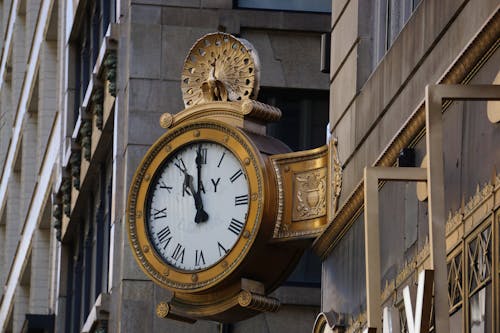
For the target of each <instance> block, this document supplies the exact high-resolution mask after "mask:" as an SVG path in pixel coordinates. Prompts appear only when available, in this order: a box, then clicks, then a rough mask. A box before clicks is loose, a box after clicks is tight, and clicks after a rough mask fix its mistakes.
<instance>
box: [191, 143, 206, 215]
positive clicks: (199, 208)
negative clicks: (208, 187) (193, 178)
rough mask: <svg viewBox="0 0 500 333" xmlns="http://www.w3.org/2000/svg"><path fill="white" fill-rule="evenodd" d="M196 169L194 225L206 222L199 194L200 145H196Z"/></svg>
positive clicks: (200, 182)
mask: <svg viewBox="0 0 500 333" xmlns="http://www.w3.org/2000/svg"><path fill="white" fill-rule="evenodd" d="M195 162H196V169H197V171H198V184H197V187H198V190H197V191H196V193H194V192H193V197H194V201H195V206H196V216H195V218H194V221H195V222H196V223H200V222H205V221H207V220H208V214H207V213H206V212H205V211H204V210H203V201H202V200H201V193H200V190H201V189H202V188H203V184H202V181H201V164H202V163H201V162H202V156H201V143H200V144H199V145H198V150H197V151H196V158H195Z"/></svg>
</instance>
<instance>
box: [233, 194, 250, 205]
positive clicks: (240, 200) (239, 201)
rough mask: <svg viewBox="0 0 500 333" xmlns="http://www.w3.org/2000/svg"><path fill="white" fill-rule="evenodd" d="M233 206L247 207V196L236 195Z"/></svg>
mask: <svg viewBox="0 0 500 333" xmlns="http://www.w3.org/2000/svg"><path fill="white" fill-rule="evenodd" d="M234 205H235V206H240V205H248V194H245V195H237V196H236V197H235V198H234Z"/></svg>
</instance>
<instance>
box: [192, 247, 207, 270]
mask: <svg viewBox="0 0 500 333" xmlns="http://www.w3.org/2000/svg"><path fill="white" fill-rule="evenodd" d="M194 265H195V266H200V265H205V257H203V251H202V250H199V251H198V250H196V252H195V262H194Z"/></svg>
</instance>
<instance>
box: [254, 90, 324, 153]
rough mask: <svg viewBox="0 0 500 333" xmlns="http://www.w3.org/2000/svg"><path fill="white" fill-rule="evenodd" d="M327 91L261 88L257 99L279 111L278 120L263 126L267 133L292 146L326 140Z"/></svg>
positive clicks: (304, 146) (306, 146)
mask: <svg viewBox="0 0 500 333" xmlns="http://www.w3.org/2000/svg"><path fill="white" fill-rule="evenodd" d="M328 98H329V95H328V91H322V90H301V89H280V88H263V89H261V91H260V93H259V100H260V101H261V102H264V103H266V104H269V105H272V106H276V107H278V108H279V109H281V111H282V117H281V119H280V121H278V122H276V123H271V124H269V125H268V126H267V133H268V135H271V136H273V137H275V138H278V139H280V140H281V141H283V142H284V143H286V144H287V145H288V146H289V147H290V148H291V149H292V150H294V151H298V150H306V149H312V148H317V147H320V146H322V145H324V144H326V125H327V123H328V105H329V102H328Z"/></svg>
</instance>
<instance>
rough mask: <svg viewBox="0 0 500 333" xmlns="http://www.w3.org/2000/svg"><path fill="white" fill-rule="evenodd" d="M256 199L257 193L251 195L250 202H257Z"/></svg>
mask: <svg viewBox="0 0 500 333" xmlns="http://www.w3.org/2000/svg"><path fill="white" fill-rule="evenodd" d="M257 198H258V195H257V193H252V200H253V201H255V200H257Z"/></svg>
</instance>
